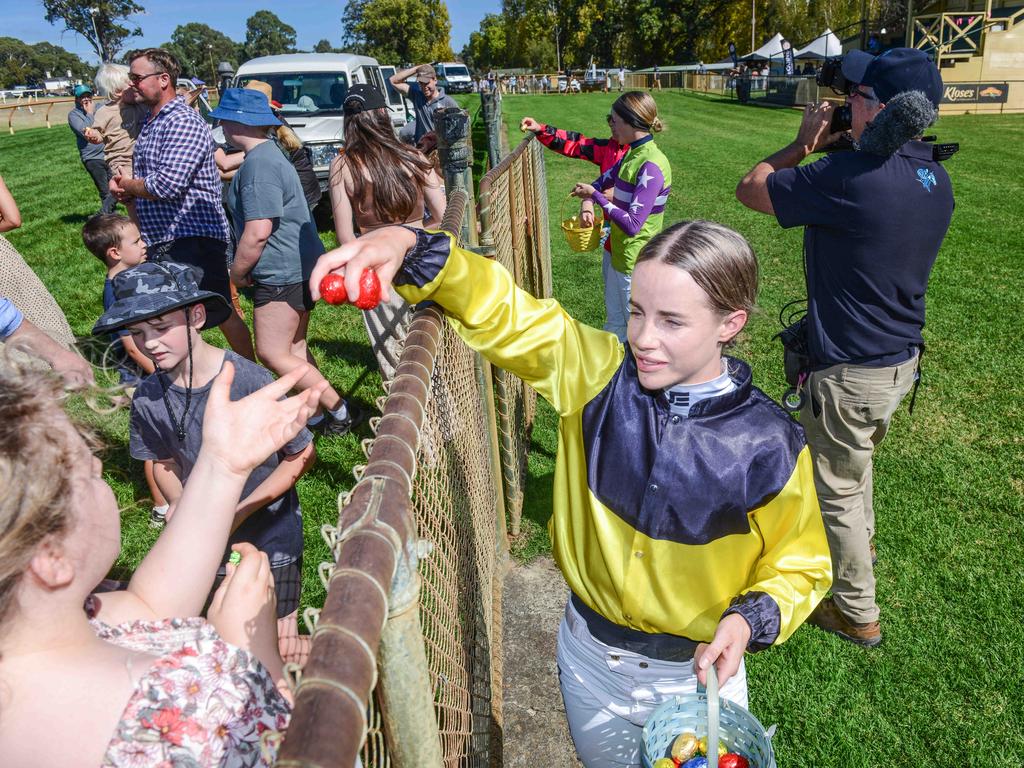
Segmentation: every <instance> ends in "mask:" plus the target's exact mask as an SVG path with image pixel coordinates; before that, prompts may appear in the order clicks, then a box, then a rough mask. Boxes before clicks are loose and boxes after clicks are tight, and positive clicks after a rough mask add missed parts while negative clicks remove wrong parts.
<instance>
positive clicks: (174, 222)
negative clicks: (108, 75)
mask: <svg viewBox="0 0 1024 768" xmlns="http://www.w3.org/2000/svg"><path fill="white" fill-rule="evenodd" d="M129 69H130V71H129V74H128V80H129V81H130V82H131V83H132V87H133V90H134V91H135V92H136V93H137V94H138V95H137V97H136V98H137V100H138V101H139V102H141V103H143V104H145V105H147V106H148V107H149V109H150V113H149V116H148V118H147V120H146V122H145V124H144V125H143V127H142V131H141V132H140V133H139V137H138V138H137V139H136V141H135V149H134V152H133V156H132V166H133V170H134V172H135V177H134V178H126V177H124V176H115V177H114V178H113V179H111V181H110V189H111V191H112V192H113V193H114V194H115V195H116V196H117V197H118V198H119V199H121V200H123V201H129V200H133V201H135V212H136V215H137V216H138V220H139V229H140V230H141V231H142V236H143V238H145V240H146V244H147V245H148V247H149V253H148V258H149V260H150V261H173V262H177V263H181V264H190V265H192V266H194V267H196V268H197V273H198V274H199V275H200V278H199V279H200V284H201V286H202V288H203V290H208V291H213V292H214V293H216V294H218V295H220V296H223V297H224V300H225V301H227V302H228V303H229V304H230V303H231V282H230V280H229V279H228V265H227V249H228V240H229V238H230V236H231V234H230V231H229V229H228V221H227V218H226V217H225V215H224V206H223V202H222V196H223V191H222V187H221V181H220V175H219V173H218V172H217V164H216V162H215V161H214V150H215V146H214V143H213V137H212V135H211V133H210V127H209V125H207V123H206V122H205V121H204V120H203V118H201V117H200V116H199V113H198V112H196V111H195V110H194V109H192V108H191V107H189V106H188V105H186V104H185V102H183V101H182V100H181V99H178V98H176V96H175V83H176V81H177V79H178V73H179V71H180V67H179V65H178V61H177V59H175V58H174V57H173V56H172V55H171V54H169V53H168V52H167V51H164V50H161V49H160V48H147V49H145V50H142V51H137V52H135V55H134V56H133V58H132V61H131V63H130V65H129ZM221 331H223V333H224V336H225V338H227V340H228V343H229V344H230V345H231V348H232V349H233V350H235V352H237V353H238V354H240V355H242V356H243V357H246V358H248V359H250V360H254V359H255V358H256V354H255V352H254V350H253V346H252V339H251V338H250V336H249V329H248V327H247V326H246V324H245V321H244V320H242V318H241V316H240V315H239V314H238V312H237V310H235V309H234V308H233V309H232V311H231V312H230V314H229V315H228V317H227V318H226V319H225V320H224V322H223V323H222V325H221Z"/></svg>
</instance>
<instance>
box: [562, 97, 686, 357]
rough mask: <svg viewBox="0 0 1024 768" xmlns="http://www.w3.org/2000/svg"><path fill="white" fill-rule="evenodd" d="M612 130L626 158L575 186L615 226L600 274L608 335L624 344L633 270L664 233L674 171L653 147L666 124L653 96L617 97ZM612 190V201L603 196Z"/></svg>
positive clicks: (577, 191)
mask: <svg viewBox="0 0 1024 768" xmlns="http://www.w3.org/2000/svg"><path fill="white" fill-rule="evenodd" d="M608 127H609V128H611V131H612V138H614V139H615V140H616V141H617V142H618V143H619V144H620V145H621V146H625V147H626V153H625V154H624V155H623V156H622V158H621V159H620V160H619V161H618V162H617V163H615V165H613V166H612V167H611V168H610V169H609V170H607V171H605V172H604V173H602V174H601V175H600V176H599V177H598V178H597V179H595V180H594V183H593V184H577V185H576V186H575V188H574V189H573V192H572V194H574V195H576V196H577V197H580V198H583V199H588V198H589V199H590V200H593V202H594V203H595V204H597V205H600V206H601V209H602V210H603V211H604V215H605V218H606V219H608V221H609V222H610V224H611V234H610V235H609V237H608V238H607V239H606V240H605V245H604V258H603V262H602V268H601V272H602V276H603V278H604V305H605V325H604V329H605V330H606V331H610V332H612V333H614V334H615V335H616V336H618V337H619V339H621V340H622V341H625V340H626V325H627V321H628V319H629V306H630V304H629V293H630V281H631V275H632V273H633V265H634V264H635V263H636V259H637V256H638V255H639V253H640V250H641V249H642V248H643V247H644V246H645V245H646V244H647V243H648V242H649V241H650V239H651V238H652V237H654V236H655V235H656V234H658V232H660V231H661V227H662V222H663V220H664V217H665V206H666V204H667V203H668V196H669V193H670V192H671V190H672V167H671V165H669V162H668V158H666V157H665V155H664V154H663V153H662V152H661V150H660V149H658V147H657V145H655V143H654V136H653V135H652V134H654V133H657V132H658V131H660V130H662V124H661V120H660V119H659V118H658V105H657V104H656V103H655V101H654V97H652V96H651V95H650V94H649V93H645V92H643V91H626V92H625V93H624V94H622V95H621V96H619V98H617V99H616V100H615V103H614V104H612V109H611V112H610V113H609V114H608ZM609 188H611V189H612V190H613V194H612V196H611V198H610V199H609V198H608V197H606V196H605V191H606V190H608V189H609Z"/></svg>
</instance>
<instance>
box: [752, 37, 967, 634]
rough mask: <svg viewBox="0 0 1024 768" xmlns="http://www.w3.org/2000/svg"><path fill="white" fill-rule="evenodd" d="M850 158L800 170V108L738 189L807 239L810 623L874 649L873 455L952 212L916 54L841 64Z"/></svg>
mask: <svg viewBox="0 0 1024 768" xmlns="http://www.w3.org/2000/svg"><path fill="white" fill-rule="evenodd" d="M842 74H843V76H844V77H845V79H846V81H847V83H848V85H847V88H848V91H847V92H848V94H849V95H848V96H847V104H848V105H849V107H850V108H851V112H852V114H851V118H850V122H851V123H852V127H851V133H852V134H853V139H854V142H855V148H856V151H852V152H836V153H835V154H831V155H827V156H825V157H823V158H821V159H820V160H817V161H816V162H813V163H810V164H808V165H804V166H801V167H797V166H798V165H799V163H800V162H801V161H802V160H804V159H805V158H806V157H807V156H808V155H810V154H811V153H813V152H816V151H818V150H821V149H822V148H823V147H825V146H827V145H828V144H830V143H831V142H832V141H834V140H835V139H837V138H838V137H839V136H840V134H841V132H832V129H831V127H830V126H831V124H832V116H833V111H834V110H833V107H832V105H830V104H829V103H828V102H823V103H820V104H808V105H807V108H806V110H805V112H804V117H803V121H802V122H801V124H800V129H799V131H798V133H797V137H796V140H795V141H794V142H793V143H792V144H789V145H788V146H786V147H784V148H783V149H781V150H779V151H778V152H776V153H775V154H774V155H772V156H771V157H768V158H766V159H765V160H762V161H761V162H760V163H758V164H757V165H755V166H754V168H753V169H752V170H751V171H750V172H749V173H748V174H747V175H746V176H745V177H744V178H743V180H742V181H741V182H740V183H739V185H738V186H737V187H736V197H737V198H738V199H739V201H740V202H741V203H743V204H744V205H745V206H747V207H748V208H752V209H753V210H755V211H760V212H761V213H770V214H773V215H774V216H775V217H776V219H778V222H779V224H780V225H781V226H783V227H787V228H788V227H798V226H802V227H804V228H805V229H804V254H805V272H806V280H807V324H806V328H807V335H808V338H807V342H808V348H809V350H810V357H811V372H810V376H809V378H808V380H807V382H806V384H805V386H806V389H807V393H808V394H809V398H808V403H807V404H806V405H805V406H804V408H803V409H802V411H801V414H800V421H801V423H802V424H803V426H804V429H805V430H806V433H807V442H808V445H809V446H810V448H811V452H812V454H813V456H814V468H815V472H814V474H815V485H816V488H817V491H818V499H819V501H820V503H821V513H822V517H823V518H824V522H825V530H826V532H827V534H828V540H829V546H830V548H831V551H832V566H833V573H834V574H835V579H834V582H833V585H832V590H833V596H832V597H831V598H829V599H826V600H825V601H823V602H822V603H821V604H820V605H819V606H818V608H817V609H816V610H815V611H814V613H813V614H811V617H810V618H809V619H808V621H809V622H810V623H812V624H815V625H817V626H819V627H821V628H822V629H824V630H825V631H827V632H832V633H834V634H836V635H838V636H840V637H842V638H843V639H845V640H849V641H851V642H854V643H857V644H859V645H863V646H874V645H878V643H880V642H881V640H882V634H881V627H880V624H879V610H878V605H877V604H876V602H875V577H874V571H873V553H874V544H873V542H872V538H873V536H874V533H875V516H874V510H873V508H872V472H871V466H872V455H873V453H874V449H875V446H877V445H878V444H879V443H880V442H881V441H882V438H883V437H884V436H885V433H886V430H887V429H888V427H889V421H890V419H891V418H892V415H893V413H894V412H895V411H896V408H897V407H898V406H899V404H900V401H901V400H902V399H903V398H904V396H905V395H906V394H907V393H908V392H909V391H910V389H911V387H912V385H913V384H914V382H915V380H916V379H917V377H918V374H919V371H920V369H919V365H918V360H919V356H920V352H921V349H922V347H923V339H922V336H921V329H922V327H923V326H924V314H925V291H926V289H927V286H928V276H929V274H930V272H931V269H932V265H933V264H934V262H935V257H936V255H937V254H938V251H939V247H940V246H941V245H942V240H943V238H944V237H945V235H946V230H947V229H948V227H949V221H950V218H951V216H952V213H953V192H952V188H951V186H950V181H949V176H948V175H947V174H946V171H945V170H944V169H943V168H942V166H941V165H940V164H939V163H938V162H937V161H936V160H935V159H933V147H932V145H930V144H927V143H925V142H922V141H920V140H919V139H920V137H921V134H922V132H923V131H924V129H925V128H927V127H928V126H929V125H931V124H932V123H934V122H935V119H936V118H937V116H938V104H939V100H940V99H941V96H942V78H941V77H940V75H939V72H938V70H937V69H936V68H935V66H934V65H933V64H932V63H931V62H930V61H929V60H928V57H927V56H926V55H925V54H924V53H923V52H922V51H918V50H914V49H909V48H896V49H893V50H890V51H887V52H886V53H884V54H883V55H881V56H878V57H877V58H876V57H873V56H870V55H868V54H866V53H864V52H862V51H851V52H850V53H849V54H847V56H846V57H845V58H844V59H843V62H842Z"/></svg>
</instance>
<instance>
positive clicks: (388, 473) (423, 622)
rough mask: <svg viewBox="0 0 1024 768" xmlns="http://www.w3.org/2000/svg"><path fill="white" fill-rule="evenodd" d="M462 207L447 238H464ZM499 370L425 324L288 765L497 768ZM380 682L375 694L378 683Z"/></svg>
mask: <svg viewBox="0 0 1024 768" xmlns="http://www.w3.org/2000/svg"><path fill="white" fill-rule="evenodd" d="M466 201H467V199H466V195H465V193H464V192H461V191H457V192H454V193H453V194H452V195H451V197H450V198H449V203H448V212H447V214H446V216H445V222H444V225H443V228H444V229H446V230H447V231H449V232H453V233H457V232H459V229H460V225H461V219H462V216H463V213H464V211H465V207H466ZM492 388H493V385H492V382H491V379H490V371H489V366H488V365H487V364H486V363H485V362H483V361H482V359H481V358H480V357H479V356H478V355H477V354H476V353H474V352H472V351H471V350H470V349H469V348H468V347H466V346H465V344H463V342H462V341H461V339H459V338H458V337H457V336H456V335H455V333H454V331H452V330H451V327H450V326H449V324H448V323H447V322H446V321H445V320H444V318H443V316H442V314H441V313H440V311H439V310H437V309H436V308H428V309H421V310H419V311H417V312H415V313H414V315H413V318H412V321H411V322H410V324H409V327H408V333H407V335H406V337H405V345H404V348H403V351H402V353H401V357H400V361H399V365H398V369H397V371H396V373H395V376H394V378H393V379H392V380H391V382H390V384H388V385H387V386H386V389H387V394H386V396H385V397H384V398H382V400H383V403H382V412H383V416H381V417H380V418H379V419H374V420H373V421H372V422H371V427H372V428H373V430H374V432H375V438H374V439H373V440H368V441H364V449H365V450H366V452H367V456H368V463H367V465H366V466H365V467H357V468H356V476H357V479H358V482H357V484H356V486H355V487H354V488H353V489H352V491H351V492H350V493H348V494H343V495H342V496H341V497H340V498H339V507H340V514H339V522H338V525H337V526H336V527H334V526H325V528H324V536H325V538H326V539H327V541H328V543H329V545H330V546H331V550H332V552H333V554H334V557H335V562H334V563H324V564H322V566H321V577H322V578H323V579H324V581H325V584H326V586H327V598H326V601H325V604H324V607H323V609H322V610H320V611H316V610H313V609H310V610H307V611H306V616H305V619H306V622H307V624H308V625H309V626H310V629H311V632H312V636H313V645H312V649H311V652H310V655H309V659H308V661H307V662H306V665H305V668H304V669H303V670H302V672H301V673H299V674H296V675H295V677H296V682H295V686H296V689H295V690H296V696H295V708H294V712H293V715H292V722H291V725H290V727H289V729H288V733H287V735H286V738H285V741H284V744H283V745H282V748H281V751H280V754H279V758H278V762H277V765H279V766H300V765H301V766H325V767H326V766H339V767H340V766H344V768H351V766H353V765H354V763H355V759H356V756H357V755H359V756H360V757H361V760H362V763H363V765H364V766H368V767H369V766H372V767H374V768H384V767H385V766H392V765H393V766H396V767H397V768H405V767H406V766H409V768H412V766H417V768H419V767H421V766H422V767H429V768H440V766H452V767H454V766H481V767H483V766H489V765H497V764H499V763H500V755H501V752H500V733H501V581H502V576H503V573H504V563H505V560H506V558H507V548H506V547H507V537H506V535H505V515H504V510H503V506H502V497H501V492H500V488H501V484H500V478H499V476H498V472H497V469H496V467H497V458H496V456H497V450H496V429H495V426H494V421H493V402H492V394H491V393H492ZM378 672H379V679H378Z"/></svg>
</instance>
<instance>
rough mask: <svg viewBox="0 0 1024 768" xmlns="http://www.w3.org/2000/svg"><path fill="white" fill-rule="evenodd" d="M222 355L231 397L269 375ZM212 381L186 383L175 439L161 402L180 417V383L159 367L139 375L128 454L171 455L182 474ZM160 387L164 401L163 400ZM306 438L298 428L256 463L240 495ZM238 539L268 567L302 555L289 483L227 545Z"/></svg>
mask: <svg viewBox="0 0 1024 768" xmlns="http://www.w3.org/2000/svg"><path fill="white" fill-rule="evenodd" d="M224 359H225V360H229V361H231V362H232V363H234V365H235V380H234V381H233V382H232V383H231V399H232V400H240V399H241V398H243V397H245V396H246V395H250V394H252V393H253V392H255V391H256V390H258V389H260V388H261V387H263V386H265V385H267V384H269V383H270V382H271V381H273V380H274V379H273V377H272V376H271V375H270V371H268V370H267V369H266V368H263V367H262V366H259V365H256V364H255V363H252V362H250V361H248V360H246V359H245V358H243V357H240V356H239V355H236V354H235V353H234V352H231V351H230V350H227V351H225V353H224ZM212 384H213V382H212V381H211V382H210V383H208V384H207V385H206V386H204V387H195V388H193V389H192V401H191V403H190V405H189V409H188V415H187V416H186V417H185V440H184V442H179V441H178V436H177V434H175V427H174V423H173V419H172V418H171V417H170V415H169V414H168V413H167V408H168V404H169V405H170V408H171V409H172V410H173V411H174V419H178V420H180V419H181V414H182V412H183V411H184V409H185V388H184V387H178V386H174V385H172V384H171V383H170V379H169V378H168V376H167V375H166V374H165V373H162V372H158V373H155V374H153V375H151V376H148V377H147V378H145V379H143V380H142V383H141V384H140V385H139V388H138V389H137V390H135V396H134V397H133V398H132V410H131V417H130V421H129V426H128V430H129V439H128V448H129V451H130V452H131V455H132V457H133V458H135V459H139V460H140V461H145V460H147V459H152V460H154V461H162V460H167V459H173V460H174V461H175V462H176V463H177V464H178V466H179V467H181V472H182V480H183V481H184V480H187V479H188V476H189V474H191V472H192V468H193V467H194V466H195V463H196V458H197V457H198V456H199V449H200V447H201V446H202V444H203V414H204V413H205V411H206V401H207V399H208V398H209V395H210V387H211V386H212ZM165 389H166V391H167V404H165V403H164V390H165ZM312 439H313V436H312V435H311V434H310V433H309V431H308V430H306V429H303V430H302V431H301V432H299V434H298V435H296V436H295V437H294V438H292V440H290V441H289V442H288V443H287V444H286V445H285V446H284V448H283V449H282V450H280V451H278V452H277V453H276V454H274V455H272V456H271V457H270V458H268V459H267V460H266V461H264V462H263V463H262V464H261V465H260V466H258V467H256V469H254V470H253V472H252V474H251V475H249V479H248V480H246V481H245V488H244V490H243V491H242V498H243V499H244V498H245V497H246V496H248V495H249V494H250V493H252V491H253V490H254V489H255V488H256V487H257V486H258V485H259V484H260V483H262V482H263V481H264V480H266V479H267V477H268V476H269V475H270V473H271V472H273V471H274V469H275V468H276V467H277V465H278V464H279V463H280V461H281V459H283V458H284V457H285V456H291V455H293V454H296V453H298V452H299V451H301V450H303V449H304V448H305V447H306V446H307V445H308V444H309V442H310V441H311V440H312ZM242 541H247V542H249V543H250V544H252V545H253V546H255V547H256V548H257V549H259V550H261V551H262V552H266V553H267V557H269V558H270V564H271V566H273V567H278V566H281V565H288V564H290V563H294V562H295V561H296V560H298V559H299V558H300V557H301V556H302V510H301V509H300V508H299V496H298V494H297V493H296V492H295V488H294V487H292V488H290V489H288V490H287V491H286V492H285V493H284V494H282V495H281V496H279V497H277V498H276V499H274V500H273V501H272V502H270V504H268V505H267V506H265V507H263V508H262V509H260V510H257V511H256V512H253V513H252V515H250V516H249V517H248V518H247V519H246V521H245V522H244V523H242V524H241V525H240V526H239V527H238V530H236V531H235V532H234V533H232V534H231V536H230V537H229V538H228V549H230V545H231V544H233V543H235V542H242ZM227 555H228V551H227V550H225V553H224V557H225V560H226V559H227Z"/></svg>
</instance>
